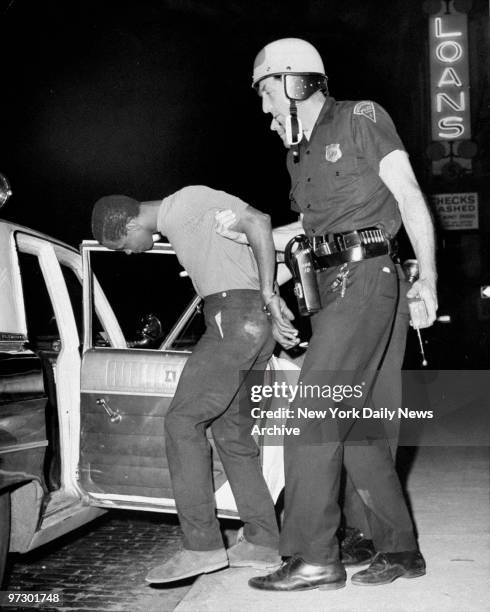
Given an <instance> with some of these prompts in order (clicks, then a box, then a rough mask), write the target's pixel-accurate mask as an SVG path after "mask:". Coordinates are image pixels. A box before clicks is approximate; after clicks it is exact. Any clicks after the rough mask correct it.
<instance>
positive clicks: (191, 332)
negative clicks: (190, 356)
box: [169, 303, 206, 351]
mask: <svg viewBox="0 0 490 612" xmlns="http://www.w3.org/2000/svg"><path fill="white" fill-rule="evenodd" d="M205 329H206V325H205V323H204V313H203V307H202V303H200V304H198V305H197V306H196V307H195V308H194V309H193V311H192V314H191V316H190V318H189V319H188V320H187V322H186V323H185V325H184V326H183V328H182V330H181V331H180V333H179V334H178V335H177V337H176V338H175V340H173V342H172V343H171V344H170V346H169V348H170V349H172V350H176V351H190V350H192V348H193V347H194V346H195V345H196V344H197V341H198V340H199V338H200V337H201V336H202V335H203V333H204V331H205Z"/></svg>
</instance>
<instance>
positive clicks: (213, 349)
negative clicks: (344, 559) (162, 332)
mask: <svg viewBox="0 0 490 612" xmlns="http://www.w3.org/2000/svg"><path fill="white" fill-rule="evenodd" d="M262 305H263V304H262V299H261V295H260V292H259V291H254V290H247V289H238V290H232V291H226V292H223V293H217V294H213V295H211V296H208V297H206V298H205V300H204V316H205V322H206V331H205V333H204V335H203V336H202V337H201V339H200V340H199V342H198V344H197V345H196V347H195V349H194V351H193V353H192V355H191V356H190V357H189V359H188V361H187V363H186V365H185V368H184V370H183V372H182V375H181V377H180V380H179V384H178V387H177V391H176V394H175V397H174V399H173V401H172V403H171V406H170V408H169V411H168V413H167V416H166V419H165V436H166V449H167V459H168V466H169V469H170V476H171V479H172V487H173V492H174V498H175V502H176V506H177V512H178V515H179V520H180V524H181V527H182V530H183V532H184V547H185V548H187V549H189V550H214V549H218V548H220V547H222V546H223V539H222V536H221V533H220V528H219V522H218V520H217V518H216V509H215V499H214V490H213V473H212V465H211V449H210V444H209V442H208V439H207V435H206V430H207V428H208V426H210V427H211V431H212V434H213V438H214V441H215V444H216V448H217V450H218V453H219V456H220V459H221V461H222V463H223V467H224V469H225V473H226V476H227V478H228V480H229V482H230V486H231V489H232V491H233V495H234V497H235V501H236V504H237V508H238V513H239V515H240V518H241V520H242V521H243V523H244V536H245V538H246V540H247V541H249V542H252V543H255V544H261V545H263V546H271V547H274V548H277V545H278V538H279V534H278V526H277V521H276V515H275V511H274V504H273V501H272V498H271V496H270V493H269V490H268V488H267V485H266V484H265V481H264V478H263V475H262V469H261V465H260V457H259V449H258V447H257V444H256V443H255V440H254V439H253V437H252V435H251V430H252V427H253V423H254V421H253V419H252V417H251V415H250V410H249V409H247V408H248V406H247V405H246V404H243V403H241V401H242V402H244V401H245V402H246V401H247V395H248V393H247V384H246V382H247V381H246V380H244V376H243V374H244V373H246V372H248V371H251V370H253V372H254V376H256V374H257V371H258V372H261V371H262V372H263V371H264V370H265V367H266V365H267V361H268V359H269V358H270V356H271V354H272V351H273V349H274V344H275V343H274V340H273V338H272V335H271V326H270V322H269V320H268V319H267V316H266V314H265V313H264V312H263V310H262ZM240 400H241V401H240ZM240 405H241V406H242V410H240ZM243 406H245V409H243Z"/></svg>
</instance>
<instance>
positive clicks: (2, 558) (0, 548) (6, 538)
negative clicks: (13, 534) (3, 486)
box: [0, 491, 10, 588]
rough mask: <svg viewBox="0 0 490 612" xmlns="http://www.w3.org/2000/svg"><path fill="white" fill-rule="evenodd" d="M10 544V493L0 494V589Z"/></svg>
mask: <svg viewBox="0 0 490 612" xmlns="http://www.w3.org/2000/svg"><path fill="white" fill-rule="evenodd" d="M9 542H10V492H9V491H4V492H3V493H0V588H1V587H2V586H3V584H4V580H5V567H6V564H7V554H8V551H9Z"/></svg>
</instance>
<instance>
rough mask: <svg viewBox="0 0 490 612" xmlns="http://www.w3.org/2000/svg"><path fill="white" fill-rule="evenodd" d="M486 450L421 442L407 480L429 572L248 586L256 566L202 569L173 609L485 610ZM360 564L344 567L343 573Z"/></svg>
mask: <svg viewBox="0 0 490 612" xmlns="http://www.w3.org/2000/svg"><path fill="white" fill-rule="evenodd" d="M489 458H490V449H489V448H488V447H485V448H482V447H471V448H468V447H451V448H445V447H422V448H419V449H418V453H417V455H416V457H415V460H414V463H413V465H412V469H411V471H410V473H409V476H408V480H407V491H408V495H409V498H410V503H411V507H412V511H413V515H414V517H415V521H416V525H417V529H418V533H419V542H420V548H421V551H422V553H423V555H424V557H425V559H426V562H427V575H426V576H423V577H421V578H416V579H413V580H403V579H398V580H396V581H395V582H393V583H392V584H389V585H384V586H378V587H356V586H354V585H352V584H350V582H349V580H348V582H347V586H346V588H345V589H341V590H339V591H328V592H325V591H319V590H318V589H315V590H312V591H305V592H297V593H270V592H269V593H268V592H265V591H257V590H254V589H251V588H250V587H248V585H247V580H248V578H250V577H252V576H254V575H260V574H263V573H264V572H259V571H256V570H253V569H227V570H224V571H220V572H215V573H213V574H207V575H203V576H201V577H200V578H199V579H198V580H196V582H195V583H194V585H193V586H192V588H191V589H190V591H188V593H187V594H186V596H185V597H184V599H183V600H182V601H181V602H180V604H179V605H178V606H177V607H176V609H175V611H176V612H208V611H209V612H211V611H212V612H228V611H229V612H232V611H233V612H249V611H250V612H252V611H253V612H276V611H278V612H289V611H291V612H293V611H294V612H296V611H301V612H309V611H312V612H313V611H315V612H318V611H323V610H325V611H327V610H328V611H329V612H357V611H359V612H360V611H362V612H384V611H386V612H429V611H430V612H489V611H490V499H489V498H490V470H489ZM358 569H359V568H357V569H350V570H348V577H349V578H350V576H351V575H352V574H353V573H354V572H355V571H358Z"/></svg>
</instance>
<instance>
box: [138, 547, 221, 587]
mask: <svg viewBox="0 0 490 612" xmlns="http://www.w3.org/2000/svg"><path fill="white" fill-rule="evenodd" d="M224 567H228V557H227V555H226V550H225V549H224V548H218V549H217V550H186V549H184V550H180V551H179V552H178V553H176V554H175V555H174V556H173V557H171V558H170V559H169V560H168V561H165V563H163V564H162V565H159V566H158V567H155V568H154V569H152V570H151V572H149V574H148V575H147V576H146V578H145V580H146V581H147V582H152V583H161V582H173V581H174V580H182V579H183V578H190V577H191V576H197V575H199V574H208V573H209V572H214V571H216V570H219V569H222V568H224Z"/></svg>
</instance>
